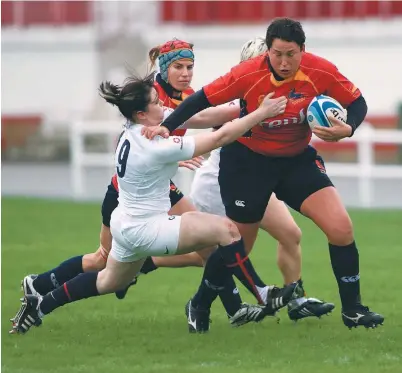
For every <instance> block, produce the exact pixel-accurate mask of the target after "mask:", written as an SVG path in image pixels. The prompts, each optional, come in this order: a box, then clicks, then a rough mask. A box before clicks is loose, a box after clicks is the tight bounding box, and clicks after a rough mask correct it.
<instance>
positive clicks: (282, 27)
mask: <svg viewBox="0 0 402 373" xmlns="http://www.w3.org/2000/svg"><path fill="white" fill-rule="evenodd" d="M275 39H281V40H285V41H294V42H295V43H296V44H297V45H298V46H299V47H300V49H301V48H302V47H303V45H304V43H305V42H306V35H305V33H304V30H303V27H302V25H301V23H300V22H298V21H295V20H293V19H290V18H276V19H274V20H273V21H272V22H271V24H270V25H269V26H268V28H267V35H266V37H265V42H266V43H267V47H268V49H270V48H271V47H272V43H273V42H274V40H275Z"/></svg>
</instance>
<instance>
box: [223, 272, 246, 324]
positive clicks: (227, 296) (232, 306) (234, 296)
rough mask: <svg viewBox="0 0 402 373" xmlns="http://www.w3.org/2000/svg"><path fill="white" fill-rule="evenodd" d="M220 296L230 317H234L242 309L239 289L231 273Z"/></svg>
mask: <svg viewBox="0 0 402 373" xmlns="http://www.w3.org/2000/svg"><path fill="white" fill-rule="evenodd" d="M225 269H226V268H225ZM218 295H219V298H220V299H221V302H222V304H223V307H224V308H225V311H226V313H227V314H228V316H233V315H234V314H235V313H236V312H237V311H238V310H239V309H240V307H241V303H242V300H241V297H240V294H239V289H237V287H236V283H235V282H234V280H233V277H232V275H231V274H230V273H229V276H228V277H227V279H226V281H225V285H224V288H223V289H222V290H220V291H219V292H218Z"/></svg>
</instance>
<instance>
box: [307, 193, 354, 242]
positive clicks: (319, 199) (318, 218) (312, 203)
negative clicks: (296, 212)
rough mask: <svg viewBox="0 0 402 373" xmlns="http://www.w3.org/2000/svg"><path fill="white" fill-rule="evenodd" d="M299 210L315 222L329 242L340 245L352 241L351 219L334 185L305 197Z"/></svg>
mask: <svg viewBox="0 0 402 373" xmlns="http://www.w3.org/2000/svg"><path fill="white" fill-rule="evenodd" d="M301 212H302V213H303V214H304V215H305V216H307V217H309V218H310V219H311V220H313V221H314V223H315V224H317V226H318V227H319V228H320V229H321V230H322V231H323V232H324V233H325V234H326V235H327V237H328V240H329V242H331V243H333V244H336V245H341V246H342V245H348V244H350V243H351V242H353V225H352V221H351V219H350V217H349V214H348V212H347V211H346V208H345V206H344V204H343V202H342V200H341V197H340V195H339V193H338V192H337V190H336V189H335V188H334V187H327V188H324V189H320V190H318V191H317V192H315V193H313V194H311V195H310V196H309V197H307V198H306V199H305V200H304V202H303V203H302V205H301Z"/></svg>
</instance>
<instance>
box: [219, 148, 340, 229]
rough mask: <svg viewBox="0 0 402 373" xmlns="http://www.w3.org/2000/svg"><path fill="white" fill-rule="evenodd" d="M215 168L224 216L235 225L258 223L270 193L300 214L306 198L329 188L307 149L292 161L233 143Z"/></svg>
mask: <svg viewBox="0 0 402 373" xmlns="http://www.w3.org/2000/svg"><path fill="white" fill-rule="evenodd" d="M219 168H220V170H219V185H220V189H221V196H222V201H223V204H224V205H225V210H226V215H227V216H228V217H229V218H231V219H232V220H234V221H236V222H238V223H256V222H259V221H261V219H262V217H263V216H264V213H265V209H266V207H267V204H268V201H269V198H270V197H271V194H272V192H275V194H276V196H277V197H278V199H280V200H282V201H284V202H285V203H286V204H287V205H289V206H290V207H291V208H293V209H294V210H296V211H300V206H301V205H302V203H303V201H304V200H305V199H306V198H307V197H308V196H310V195H311V194H313V193H314V192H316V191H317V190H320V189H323V188H325V187H328V186H333V184H332V182H331V180H330V179H329V177H328V176H327V174H326V171H325V166H324V161H323V160H322V158H321V157H320V156H319V155H317V151H316V150H315V149H314V148H313V147H311V146H309V147H307V148H306V150H305V151H304V152H303V153H301V154H299V155H297V156H294V157H267V156H264V155H262V154H259V153H255V152H253V151H252V150H250V149H249V148H247V147H246V146H244V145H243V144H241V143H239V142H237V141H236V142H234V143H232V144H230V145H227V146H225V147H223V148H222V150H221V158H220V166H219Z"/></svg>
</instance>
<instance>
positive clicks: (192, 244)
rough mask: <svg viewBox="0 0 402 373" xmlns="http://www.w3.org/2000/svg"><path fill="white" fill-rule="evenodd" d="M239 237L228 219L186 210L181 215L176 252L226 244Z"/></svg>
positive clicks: (181, 252)
mask: <svg viewBox="0 0 402 373" xmlns="http://www.w3.org/2000/svg"><path fill="white" fill-rule="evenodd" d="M239 239H240V234H239V231H238V229H237V228H236V225H235V224H234V223H233V222H232V221H231V220H230V219H228V218H226V217H222V216H217V215H212V214H207V213H202V212H198V211H194V212H188V213H185V214H183V215H182V216H181V225H180V235H179V244H178V250H177V254H184V253H188V252H192V251H198V250H200V249H203V248H205V247H211V246H216V245H218V244H221V245H228V244H230V243H232V242H233V241H236V240H239Z"/></svg>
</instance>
